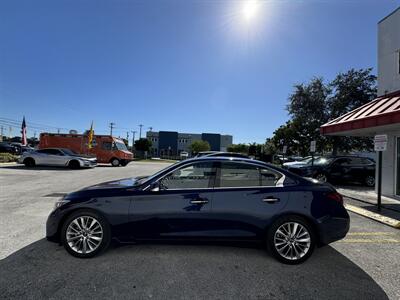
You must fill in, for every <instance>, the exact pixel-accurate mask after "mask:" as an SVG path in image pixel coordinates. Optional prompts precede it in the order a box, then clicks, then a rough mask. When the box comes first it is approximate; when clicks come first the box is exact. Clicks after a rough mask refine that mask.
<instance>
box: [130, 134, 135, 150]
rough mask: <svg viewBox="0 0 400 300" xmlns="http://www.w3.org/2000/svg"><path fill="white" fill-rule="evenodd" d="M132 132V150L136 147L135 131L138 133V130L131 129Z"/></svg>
mask: <svg viewBox="0 0 400 300" xmlns="http://www.w3.org/2000/svg"><path fill="white" fill-rule="evenodd" d="M131 132H132V150H133V147H135V133H136V131H131Z"/></svg>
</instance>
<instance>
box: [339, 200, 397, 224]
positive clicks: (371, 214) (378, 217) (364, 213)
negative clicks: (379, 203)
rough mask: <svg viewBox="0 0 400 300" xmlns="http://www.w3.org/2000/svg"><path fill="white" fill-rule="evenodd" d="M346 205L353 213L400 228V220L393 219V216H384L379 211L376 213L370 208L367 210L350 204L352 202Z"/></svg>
mask: <svg viewBox="0 0 400 300" xmlns="http://www.w3.org/2000/svg"><path fill="white" fill-rule="evenodd" d="M344 207H345V208H346V209H347V210H349V211H351V212H353V213H356V214H358V215H361V216H364V217H367V218H370V219H372V220H375V221H378V222H380V223H383V224H386V225H389V226H391V227H394V228H397V229H400V221H399V220H396V219H393V218H389V217H385V216H382V215H380V214H378V213H374V212H371V211H369V210H366V209H363V208H361V207H357V206H354V205H350V204H345V205H344Z"/></svg>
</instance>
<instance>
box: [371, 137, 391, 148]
mask: <svg viewBox="0 0 400 300" xmlns="http://www.w3.org/2000/svg"><path fill="white" fill-rule="evenodd" d="M387 140H388V138H387V135H386V134H378V135H375V137H374V150H375V151H386V149H387Z"/></svg>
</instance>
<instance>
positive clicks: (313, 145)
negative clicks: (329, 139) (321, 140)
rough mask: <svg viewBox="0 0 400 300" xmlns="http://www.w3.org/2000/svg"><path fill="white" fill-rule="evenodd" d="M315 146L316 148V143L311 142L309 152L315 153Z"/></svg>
mask: <svg viewBox="0 0 400 300" xmlns="http://www.w3.org/2000/svg"><path fill="white" fill-rule="evenodd" d="M316 146H317V142H316V141H311V144H310V152H315V148H316Z"/></svg>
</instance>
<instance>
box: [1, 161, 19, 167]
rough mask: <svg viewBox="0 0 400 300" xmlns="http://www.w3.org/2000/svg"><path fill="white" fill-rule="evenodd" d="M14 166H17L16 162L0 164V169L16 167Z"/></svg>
mask: <svg viewBox="0 0 400 300" xmlns="http://www.w3.org/2000/svg"><path fill="white" fill-rule="evenodd" d="M16 164H17V163H16V162H7V163H0V167H1V166H13V165H16Z"/></svg>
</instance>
